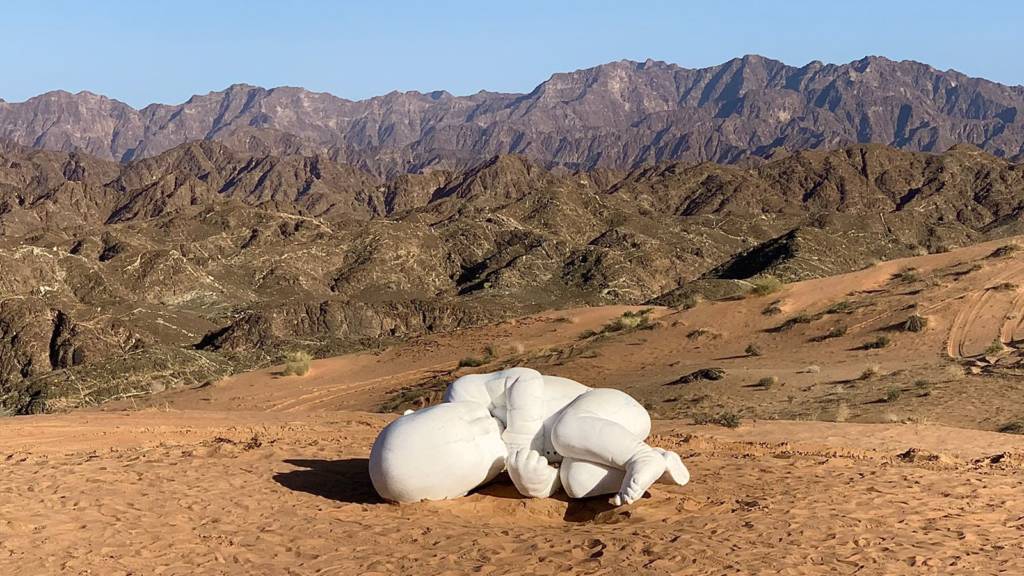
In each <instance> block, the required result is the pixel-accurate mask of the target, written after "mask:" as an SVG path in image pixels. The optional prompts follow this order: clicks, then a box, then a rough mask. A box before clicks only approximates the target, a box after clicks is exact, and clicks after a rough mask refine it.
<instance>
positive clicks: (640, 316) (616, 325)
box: [578, 308, 655, 340]
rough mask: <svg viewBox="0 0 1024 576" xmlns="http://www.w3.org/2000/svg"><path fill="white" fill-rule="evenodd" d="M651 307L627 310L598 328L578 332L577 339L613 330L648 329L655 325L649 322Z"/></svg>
mask: <svg viewBox="0 0 1024 576" xmlns="http://www.w3.org/2000/svg"><path fill="white" fill-rule="evenodd" d="M653 311H654V309H653V308H643V309H640V310H636V311H633V310H629V311H626V312H624V313H623V314H622V316H619V317H618V318H616V319H614V320H612V321H611V322H609V323H607V324H605V325H604V326H603V327H602V328H601V329H600V330H598V331H594V330H584V331H583V332H580V335H579V337H578V338H579V339H580V340H586V339H587V338H593V337H595V336H600V335H602V334H611V333H615V332H628V331H631V330H650V329H652V328H654V327H655V323H654V322H651V312H653Z"/></svg>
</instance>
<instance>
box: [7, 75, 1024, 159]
mask: <svg viewBox="0 0 1024 576" xmlns="http://www.w3.org/2000/svg"><path fill="white" fill-rule="evenodd" d="M1022 109H1024V87H1021V86H1005V85H1001V84H998V83H995V82H990V81H987V80H984V79H979V78H971V77H968V76H965V75H963V74H961V73H959V72H955V71H946V72H942V71H939V70H936V69H934V68H932V67H930V66H927V65H925V64H921V63H918V62H912V61H901V62H895V61H891V60H888V59H885V58H881V57H867V58H864V59H861V60H857V61H854V62H851V63H848V64H841V65H835V64H822V63H820V62H817V61H815V62H811V63H809V64H807V65H805V66H802V67H794V66H788V65H786V64H784V63H782V62H778V61H775V60H771V59H768V58H764V57H760V56H745V57H743V58H737V59H733V60H730V61H728V62H726V63H723V64H721V65H718V66H712V67H709V68H702V69H686V68H681V67H679V66H676V65H673V64H666V63H664V62H655V61H650V60H649V61H647V62H642V63H640V62H631V61H619V62H612V63H609V64H604V65H601V66H596V67H594V68H589V69H585V70H578V71H575V72H569V73H559V74H555V75H553V76H552V77H551V78H550V79H548V80H547V81H545V82H543V83H541V84H540V85H538V86H537V87H536V88H535V89H534V90H533V91H531V92H530V93H528V94H501V93H492V92H479V93H477V94H474V95H471V96H452V95H451V94H449V93H447V92H443V91H439V92H431V93H427V94H423V93H419V92H392V93H390V94H386V95H384V96H379V97H375V98H370V99H368V100H362V101H351V100H345V99H343V98H338V97H336V96H333V95H330V94H325V93H314V92H309V91H306V90H303V89H301V88H290V87H282V88H274V89H265V88H259V87H255V86H248V85H234V86H231V87H229V88H227V89H226V90H223V91H220V92H211V93H209V94H205V95H197V96H193V97H192V98H190V99H189V100H188V101H187V102H185V103H183V104H180V105H165V104H152V105H149V106H147V107H145V108H143V109H141V110H136V109H134V108H132V107H130V106H128V105H126V104H124V103H121V102H118V101H116V100H112V99H109V98H106V97H103V96H99V95H95V94H91V93H88V92H82V93H78V94H69V93H66V92H50V93H46V94H43V95H40V96H37V97H35V98H31V99H29V100H27V101H25V102H20V103H7V102H3V101H0V138H5V139H9V140H12V141H15V142H18V143H20V144H22V145H25V146H32V147H38V148H46V149H54V150H64V151H71V150H81V151H84V152H87V153H89V154H92V155H96V156H99V157H102V158H106V159H112V160H117V161H122V162H126V161H129V160H133V159H139V158H144V157H148V156H153V155H156V154H159V153H161V152H164V151H166V150H168V149H170V148H173V147H175V146H178V145H180V144H182V143H185V142H190V141H194V140H201V139H206V140H217V141H220V142H223V143H225V144H226V145H228V146H230V147H232V148H233V149H235V150H238V151H244V152H250V153H254V154H258V155H266V154H275V155H290V154H303V155H310V154H313V153H321V154H324V155H326V156H327V157H329V158H331V159H333V160H336V161H340V162H343V163H348V164H352V165H355V166H359V167H362V168H364V169H366V170H368V171H370V172H373V173H375V174H379V175H389V176H393V175H395V174H398V173H402V172H418V171H424V170H427V169H437V168H443V169H454V170H463V169H466V168H468V167H470V166H473V165H476V164H478V163H479V162H481V161H483V160H485V159H487V158H489V157H492V156H495V155H500V154H510V153H512V154H521V155H525V156H527V157H529V158H531V159H532V160H534V161H536V162H539V163H540V164H541V165H544V166H547V167H551V166H556V165H557V166H565V167H568V168H570V169H574V170H575V169H586V170H591V169H594V168H598V167H603V168H613V169H633V168H636V167H639V166H641V165H643V164H647V163H652V162H662V161H674V160H683V161H688V162H699V161H704V160H710V161H714V162H719V163H729V162H735V161H738V160H741V159H743V158H747V157H751V156H753V157H768V156H771V155H772V154H773V153H775V152H777V151H779V150H781V149H788V150H803V149H832V148H839V147H843V146H848V145H852V144H855V143H881V144H885V145H888V146H892V147H896V148H900V149H907V150H918V151H932V152H940V151H942V150H945V149H947V148H949V147H950V146H952V145H954V144H957V143H968V144H973V145H976V146H978V147H981V148H982V149H984V150H986V151H988V152H989V153H991V154H993V155H995V156H997V157H1004V158H1020V157H1022V154H1024V117H1022V115H1021V114H1020V111H1021V110H1022Z"/></svg>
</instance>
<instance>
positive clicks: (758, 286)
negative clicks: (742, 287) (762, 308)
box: [750, 276, 784, 296]
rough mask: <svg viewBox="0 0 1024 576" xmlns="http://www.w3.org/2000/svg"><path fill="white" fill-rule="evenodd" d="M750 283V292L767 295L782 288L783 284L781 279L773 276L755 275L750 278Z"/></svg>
mask: <svg viewBox="0 0 1024 576" xmlns="http://www.w3.org/2000/svg"><path fill="white" fill-rule="evenodd" d="M750 284H751V286H752V287H751V288H750V292H751V294H754V295H755V296H767V295H769V294H774V293H776V292H778V291H779V290H782V287H783V285H784V284H783V283H782V280H779V279H778V278H776V277H774V276H757V277H755V278H753V279H752V280H750Z"/></svg>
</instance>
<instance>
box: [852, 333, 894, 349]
mask: <svg viewBox="0 0 1024 576" xmlns="http://www.w3.org/2000/svg"><path fill="white" fill-rule="evenodd" d="M891 343H892V341H891V340H890V339H889V337H888V336H885V335H882V336H879V337H878V338H875V339H874V340H871V341H868V342H865V343H863V344H861V345H860V349H861V350H878V349H881V348H885V347H886V346H888V345H889V344H891Z"/></svg>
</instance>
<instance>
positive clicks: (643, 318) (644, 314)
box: [602, 308, 653, 332]
mask: <svg viewBox="0 0 1024 576" xmlns="http://www.w3.org/2000/svg"><path fill="white" fill-rule="evenodd" d="M652 311H653V309H652V308H644V309H642V310H637V311H632V310H630V311H627V312H624V313H623V314H622V316H619V317H618V318H616V319H615V320H612V321H611V322H609V323H607V324H605V325H604V329H603V330H602V331H603V332H622V331H624V330H633V329H638V328H645V327H647V326H650V324H651V312H652Z"/></svg>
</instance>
